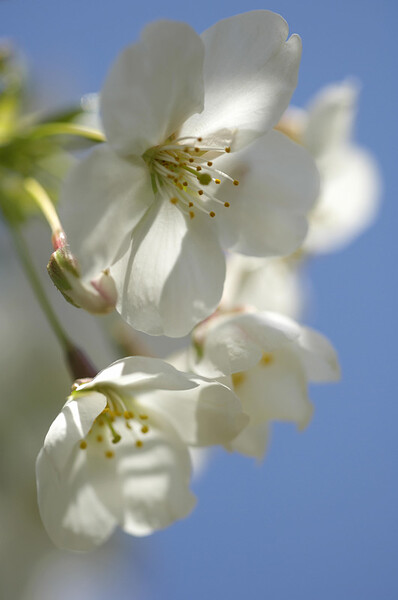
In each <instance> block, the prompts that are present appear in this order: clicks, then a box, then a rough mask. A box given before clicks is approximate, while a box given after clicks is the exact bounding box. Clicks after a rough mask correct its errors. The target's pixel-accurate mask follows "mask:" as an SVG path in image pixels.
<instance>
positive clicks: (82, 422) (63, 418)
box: [43, 391, 106, 472]
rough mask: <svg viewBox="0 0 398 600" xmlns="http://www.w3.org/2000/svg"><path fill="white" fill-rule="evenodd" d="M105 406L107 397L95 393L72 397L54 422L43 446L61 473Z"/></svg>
mask: <svg viewBox="0 0 398 600" xmlns="http://www.w3.org/2000/svg"><path fill="white" fill-rule="evenodd" d="M105 406H106V398H105V396H103V395H102V394H99V393H97V392H95V391H91V392H89V393H87V394H85V395H84V396H82V397H80V398H78V399H75V398H74V397H73V396H71V397H70V398H69V400H68V401H67V402H66V403H65V405H64V407H63V409H62V411H61V412H60V413H59V414H58V415H57V417H56V418H55V420H54V421H53V422H52V424H51V426H50V429H49V430H48V433H47V435H46V437H45V439H44V445H43V452H44V453H47V454H48V455H49V456H51V461H52V462H53V464H54V467H55V468H56V469H57V470H58V471H59V472H61V471H62V469H63V468H64V467H65V465H66V463H67V461H68V460H69V457H70V454H71V453H72V452H73V450H74V447H75V445H76V443H77V442H78V441H80V440H81V439H82V438H84V437H85V436H86V435H87V433H88V432H89V431H90V429H91V427H92V425H93V423H94V421H95V419H96V418H97V417H98V415H99V414H100V413H101V412H102V411H103V410H104V408H105Z"/></svg>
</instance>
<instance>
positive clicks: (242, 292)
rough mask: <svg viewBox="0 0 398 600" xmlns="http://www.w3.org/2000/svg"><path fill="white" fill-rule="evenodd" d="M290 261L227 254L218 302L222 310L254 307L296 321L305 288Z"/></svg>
mask: <svg viewBox="0 0 398 600" xmlns="http://www.w3.org/2000/svg"><path fill="white" fill-rule="evenodd" d="M296 267H297V266H296V264H295V260H294V259H291V260H289V259H279V258H259V257H258V256H243V255H242V254H231V255H230V256H228V259H227V276H226V279H225V284H224V292H223V297H222V300H221V306H222V307H223V308H226V309H227V310H228V309H232V308H235V307H237V306H254V307H256V308H257V309H258V310H262V311H263V310H270V311H275V312H279V313H282V314H284V315H287V316H289V317H291V318H293V319H297V318H298V317H299V315H300V314H301V312H302V310H303V306H304V298H305V295H306V289H305V288H306V286H305V283H303V281H302V279H303V275H302V273H300V275H299V271H298V270H297V268H296Z"/></svg>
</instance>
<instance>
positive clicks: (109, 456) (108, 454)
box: [105, 450, 115, 458]
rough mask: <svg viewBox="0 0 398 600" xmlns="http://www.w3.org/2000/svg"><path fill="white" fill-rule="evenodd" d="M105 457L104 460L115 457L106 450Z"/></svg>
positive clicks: (110, 451)
mask: <svg viewBox="0 0 398 600" xmlns="http://www.w3.org/2000/svg"><path fill="white" fill-rule="evenodd" d="M105 456H106V458H113V457H114V456H115V453H114V452H112V450H107V451H106V452H105Z"/></svg>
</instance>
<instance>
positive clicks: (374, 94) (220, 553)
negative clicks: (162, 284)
mask: <svg viewBox="0 0 398 600" xmlns="http://www.w3.org/2000/svg"><path fill="white" fill-rule="evenodd" d="M397 6H398V5H397V4H396V3H395V2H393V0H390V1H386V0H381V1H379V2H377V3H371V2H370V1H369V0H362V1H359V0H346V1H343V0H335V1H334V2H333V3H331V2H320V1H319V0H318V1H315V0H302V1H301V2H297V1H293V0H285V1H280V2H277V1H273V2H270V4H268V5H266V6H264V5H263V4H259V3H257V2H252V3H242V2H237V1H235V0H232V1H231V0H230V1H229V2H226V1H222V2H217V1H214V2H207V1H204V2H197V3H192V4H191V3H187V2H185V3H183V2H181V1H180V0H176V1H174V2H170V3H165V2H162V3H160V2H158V0H152V2H147V3H145V2H141V3H133V2H131V0H112V1H110V0H102V2H99V1H98V0H95V1H94V0H92V1H88V0H79V1H77V0H69V2H59V1H58V2H54V0H31V1H30V2H26V1H23V0H2V1H1V2H0V23H1V27H2V31H3V32H4V33H5V34H6V35H7V37H10V38H11V39H13V40H14V41H15V42H16V44H17V45H18V46H19V47H20V48H21V49H22V51H23V52H24V53H25V55H26V57H27V59H28V62H29V64H30V67H31V68H32V70H33V73H34V74H35V75H36V76H37V77H38V79H39V80H40V81H41V83H42V84H43V86H44V89H46V90H47V93H48V99H47V102H48V103H49V104H51V103H52V102H55V101H56V100H57V101H60V99H62V98H65V100H68V101H72V100H73V99H77V98H78V97H79V95H80V94H83V93H86V92H92V91H97V90H98V89H99V88H100V86H101V83H102V82H103V80H104V77H105V74H106V72H107V69H108V68H109V66H110V64H111V63H112V61H113V59H114V58H115V56H116V55H117V54H118V52H119V51H120V49H121V48H122V47H123V46H125V45H127V44H128V43H130V42H132V41H134V40H135V39H136V38H137V36H138V35H139V32H140V30H141V29H142V27H143V26H144V25H145V24H146V23H148V22H149V21H151V20H154V19H158V18H165V17H166V18H170V19H178V20H184V21H187V22H189V23H190V24H191V25H192V26H193V27H194V28H195V29H196V30H197V31H198V32H200V31H202V30H203V29H205V28H206V27H208V26H210V25H211V24H213V23H214V22H215V21H217V20H219V19H220V18H223V17H226V16H229V15H231V14H235V13H239V12H243V11H245V10H250V9H255V8H268V9H271V10H274V11H276V12H278V13H280V14H282V15H283V16H284V17H285V19H286V20H287V21H288V23H289V26H290V30H291V32H297V33H299V34H300V35H301V37H302V39H303V48H304V51H303V58H302V64H301V71H300V79H299V85H298V88H297V91H296V93H295V96H294V102H295V104H297V105H305V103H306V102H307V101H308V100H309V99H310V98H311V96H312V95H313V94H314V93H315V92H316V91H317V90H318V89H319V88H320V87H322V86H323V85H325V84H328V83H330V82H333V81H339V80H341V79H343V78H345V77H346V76H355V77H357V78H358V79H359V81H360V82H361V84H362V92H361V97H360V108H359V115H358V120H357V129H356V139H357V140H358V141H359V142H360V143H361V144H363V145H364V146H366V147H367V148H368V149H369V150H371V151H372V153H373V154H374V155H375V156H376V157H377V160H378V162H379V164H380V168H381V171H382V177H383V187H384V194H383V203H382V209H381V213H380V216H379V219H378V221H377V222H376V224H375V225H374V227H373V228H372V229H370V230H369V231H368V232H366V233H365V234H364V235H362V236H361V237H360V238H359V239H357V240H356V241H355V242H354V243H353V244H352V245H351V246H350V247H348V248H347V249H345V250H344V251H342V252H339V253H336V254H333V255H329V256H325V257H322V258H318V259H316V260H314V261H313V263H312V264H311V265H310V267H309V276H310V278H311V280H312V283H313V288H314V307H315V311H314V313H313V314H312V315H311V324H313V325H314V326H316V327H317V328H319V329H320V330H321V331H323V332H324V333H325V334H327V335H328V337H330V339H331V340H332V341H333V343H334V345H335V346H336V348H337V349H338V351H339V355H340V359H341V363H342V368H343V380H342V382H341V383H340V384H337V385H333V386H317V387H315V386H314V387H313V389H312V394H311V395H312V399H313V401H314V404H315V407H316V410H315V415H314V418H313V421H312V423H311V424H310V426H309V428H308V429H307V430H306V431H305V432H304V433H303V434H298V433H297V432H296V431H295V430H294V428H293V427H289V426H287V425H285V426H282V425H280V426H279V425H278V426H275V427H274V428H273V436H272V442H271V447H270V451H269V453H268V455H267V457H266V460H265V461H264V463H262V464H256V463H253V462H252V461H250V460H248V459H244V458H242V457H239V456H229V455H227V454H226V453H223V452H221V451H219V452H216V453H215V456H214V459H213V461H212V463H211V465H210V468H209V469H208V471H207V472H206V473H205V475H204V476H203V478H202V479H200V480H199V481H198V482H196V483H195V484H194V488H195V491H196V492H197V493H198V496H199V504H198V507H197V509H196V511H195V512H194V514H193V515H192V517H190V518H189V519H187V520H185V521H183V522H181V523H178V524H176V525H175V526H173V527H171V528H170V529H168V530H167V531H164V532H161V533H157V534H156V535H155V536H153V537H152V538H151V539H150V540H138V541H134V540H131V539H130V538H127V537H123V538H122V540H121V543H122V544H123V547H124V548H125V550H126V553H127V554H126V560H125V564H126V565H127V566H126V568H123V569H121V570H120V569H119V570H118V573H119V579H118V582H119V584H120V589H119V584H118V585H117V586H116V587H117V592H118V596H119V598H120V599H121V600H124V599H125V598H126V599H127V598H130V597H131V596H130V592H129V586H130V585H131V584H132V581H131V580H130V578H131V577H132V576H131V575H130V574H129V569H128V563H129V560H128V557H129V556H130V555H131V560H136V558H135V556H136V553H137V552H138V553H142V554H143V556H144V557H145V560H143V559H142V558H141V559H140V561H141V562H142V563H143V564H142V577H143V579H144V584H143V587H144V589H145V590H146V594H145V598H148V599H149V600H152V599H158V598H162V600H199V599H203V598H218V597H219V596H221V595H223V596H226V597H228V598H229V599H230V600H238V599H241V598H242V597H246V596H249V595H253V596H255V597H259V598H263V597H264V598H272V600H291V599H292V598H295V600H300V599H306V600H312V599H318V598H319V599H322V600H335V599H336V598H339V600H352V599H353V598H361V600H368V599H369V600H370V599H372V600H373V599H374V598H376V597H377V598H382V599H383V600H390V599H391V600H393V599H395V598H397V596H398V570H397V568H396V556H397V551H398V519H397V516H398V515H397V512H398V484H397V477H398V468H397V467H398V448H397V439H398V435H397V431H398V398H397V377H396V370H397V367H396V354H397V353H396V347H397V339H398V336H397V330H396V323H397V319H396V306H397V304H398V303H397V281H396V271H397V268H396V264H397V258H398V257H397V253H396V228H397V216H398V211H397V196H398V189H397V176H396V173H397V168H396V155H397V152H396V145H397V139H398V138H397V133H398V132H397V117H396V113H397V106H398V102H397V79H396V63H397V58H398V57H397V50H396V42H395V38H396V21H397V16H398V8H397ZM133 551H134V556H133ZM82 560H84V559H82ZM113 585H116V584H115V582H113ZM110 593H111V592H110V591H105V592H104V598H108V597H110ZM96 597H97V598H98V596H96ZM137 600H140V599H139V598H138V599H137Z"/></svg>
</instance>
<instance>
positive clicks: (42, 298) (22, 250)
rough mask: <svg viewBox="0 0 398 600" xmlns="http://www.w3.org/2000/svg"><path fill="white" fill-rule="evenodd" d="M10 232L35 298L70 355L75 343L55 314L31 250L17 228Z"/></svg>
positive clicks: (62, 345) (63, 347) (11, 228)
mask: <svg viewBox="0 0 398 600" xmlns="http://www.w3.org/2000/svg"><path fill="white" fill-rule="evenodd" d="M10 231H11V233H12V237H13V240H14V244H15V248H16V250H17V253H18V257H19V259H20V261H21V263H22V266H23V268H24V270H25V273H26V275H27V277H28V279H29V282H30V285H31V286H32V289H33V291H34V293H35V296H36V298H37V300H38V302H39V304H40V306H41V308H42V310H43V312H44V314H45V316H46V318H47V321H48V323H49V325H50V326H51V329H52V330H53V332H54V334H55V336H56V338H57V339H58V341H59V343H60V345H61V347H62V349H63V350H64V352H66V353H68V352H70V350H71V349H72V348H73V343H72V342H71V341H70V339H69V338H68V336H67V334H66V332H65V331H64V329H63V327H62V325H61V323H60V321H59V319H58V317H57V315H56V314H55V312H54V310H53V308H52V306H51V304H50V302H49V301H48V298H47V296H46V293H45V291H44V287H43V285H42V283H41V281H40V279H39V276H38V274H37V272H36V268H35V266H34V264H33V261H32V259H31V257H30V253H29V248H28V246H27V245H26V242H25V240H24V238H23V236H22V234H21V232H20V230H19V229H18V228H17V227H12V226H11V227H10Z"/></svg>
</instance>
